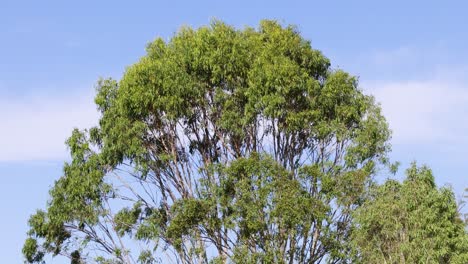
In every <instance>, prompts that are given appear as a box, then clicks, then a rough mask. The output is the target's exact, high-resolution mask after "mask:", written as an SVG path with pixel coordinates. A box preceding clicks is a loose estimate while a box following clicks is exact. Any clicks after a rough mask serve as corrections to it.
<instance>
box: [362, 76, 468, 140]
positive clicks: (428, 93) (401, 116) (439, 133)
mask: <svg viewBox="0 0 468 264" xmlns="http://www.w3.org/2000/svg"><path fill="white" fill-rule="evenodd" d="M363 86H364V87H365V89H366V91H367V92H368V93H370V94H373V95H374V96H375V97H376V99H377V101H378V102H380V103H381V104H382V109H383V114H384V115H385V117H386V118H387V120H388V122H389V124H390V127H391V129H392V130H393V142H394V143H397V144H419V143H448V145H447V146H450V145H453V144H459V143H465V144H467V143H468V142H467V139H466V131H467V130H468V85H466V84H465V83H464V82H463V81H462V78H456V77H454V76H451V77H450V78H448V77H443V76H438V77H434V78H433V79H432V80H426V81H401V82H398V81H396V82H391V81H388V82H373V83H364V84H363Z"/></svg>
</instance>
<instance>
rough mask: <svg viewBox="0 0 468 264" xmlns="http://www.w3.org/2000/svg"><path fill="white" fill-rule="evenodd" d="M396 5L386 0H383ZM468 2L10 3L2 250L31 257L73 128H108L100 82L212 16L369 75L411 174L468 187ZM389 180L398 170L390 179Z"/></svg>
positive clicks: (1, 1)
mask: <svg viewBox="0 0 468 264" xmlns="http://www.w3.org/2000/svg"><path fill="white" fill-rule="evenodd" d="M384 2H385V3H384ZM467 8H468V2H466V1H427V0H426V1H397V0H394V1H370V0H369V1H361V0H355V1H333V0H332V1H294V0H289V1H278V2H276V1H271V0H270V1H254V0H250V1H244V0H242V1H231V2H230V3H225V1H200V0H199V1H175V0H174V1H138V0H137V1H116V0H114V1H104V0H103V1H87V0H82V1H47V0H44V1H29V2H28V1H21V0H15V1H9V0H0V120H1V123H0V180H1V181H0V186H1V187H2V189H1V191H0V212H1V213H0V234H2V238H1V239H0V256H1V258H2V263H22V256H21V247H22V244H23V241H24V239H25V238H26V232H27V230H28V228H27V219H28V217H29V215H31V214H32V213H34V212H35V210H36V209H37V208H44V206H45V204H46V201H47V199H48V190H49V188H50V187H51V186H52V185H53V182H54V180H56V179H58V178H59V177H60V175H61V167H62V165H63V163H64V161H66V160H67V159H68V158H69V157H68V153H67V150H66V148H65V145H64V141H65V140H66V138H67V137H68V136H69V135H70V133H71V130H72V129H73V128H74V127H78V128H87V127H90V126H93V125H95V124H97V120H98V114H97V111H96V107H95V106H94V104H93V96H94V92H95V90H94V89H95V88H94V85H95V83H96V81H97V80H98V78H100V77H106V78H107V77H113V78H115V79H119V78H120V77H121V76H122V73H123V72H124V70H125V68H126V67H127V66H129V65H131V64H132V63H134V62H136V61H137V60H138V59H139V58H140V57H141V56H143V55H144V53H145V46H146V44H147V43H148V42H150V41H151V40H153V39H155V38H156V37H162V38H163V39H166V40H167V39H170V37H171V36H172V35H173V34H174V33H175V32H176V31H177V29H178V28H180V27H181V26H192V27H198V26H201V25H206V24H208V23H209V22H210V21H211V20H212V19H213V18H217V19H221V20H223V21H225V22H226V23H228V24H231V25H234V26H236V27H239V28H242V27H244V26H254V27H255V26H257V25H258V22H259V21H260V20H261V19H277V20H279V21H280V22H281V23H283V24H294V25H296V26H297V27H298V29H299V30H300V32H301V34H302V35H303V36H304V37H305V38H306V39H309V40H311V42H312V46H313V47H314V48H316V49H319V50H321V51H322V52H323V53H324V54H325V55H326V56H327V57H328V58H330V60H331V62H332V66H333V67H334V68H339V69H343V70H345V71H348V72H350V73H351V74H353V75H356V76H358V77H359V80H360V86H361V88H362V89H363V90H364V91H365V93H367V94H371V95H374V96H375V97H376V99H377V101H378V102H379V103H381V106H382V109H383V113H384V115H385V116H386V117H387V120H388V122H389V124H390V128H391V129H392V130H393V138H392V145H393V152H392V154H391V158H392V160H394V161H400V162H401V164H402V165H401V168H400V172H399V173H398V174H397V176H396V177H401V175H402V173H403V171H404V169H405V168H406V167H408V164H410V163H411V162H412V161H417V162H418V164H427V165H428V166H430V167H431V168H432V169H433V171H434V175H435V177H436V181H437V183H438V184H439V186H444V185H449V186H452V187H453V190H454V192H455V194H456V195H457V197H461V195H462V194H463V190H464V188H465V187H468V175H467V173H468V136H466V131H467V130H468V82H467V80H468V75H467V74H466V72H467V71H468V48H467V47H468V34H467V31H466V25H467V24H468V16H466V10H467ZM382 177H388V175H384V176H382ZM48 263H65V262H63V260H60V259H53V260H49V261H48Z"/></svg>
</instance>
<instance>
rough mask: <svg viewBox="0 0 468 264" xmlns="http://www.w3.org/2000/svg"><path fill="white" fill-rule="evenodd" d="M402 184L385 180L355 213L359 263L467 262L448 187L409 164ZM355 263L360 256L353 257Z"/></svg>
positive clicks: (466, 243)
mask: <svg viewBox="0 0 468 264" xmlns="http://www.w3.org/2000/svg"><path fill="white" fill-rule="evenodd" d="M406 174H407V178H406V179H405V180H404V181H403V183H399V182H398V181H395V180H388V181H387V182H385V184H383V185H382V186H379V187H378V188H377V189H376V191H375V192H374V194H373V195H372V196H371V198H370V199H369V200H368V201H367V202H365V203H364V204H363V205H362V206H361V207H359V208H358V209H357V210H356V212H355V218H354V222H355V224H356V230H354V232H353V233H352V234H353V235H352V236H351V238H352V241H353V243H354V246H355V249H356V252H357V259H358V260H360V261H361V262H362V263H468V234H467V233H466V232H465V229H464V224H463V221H462V219H461V217H460V214H459V212H458V210H457V204H456V202H455V196H454V194H453V192H452V191H451V190H450V189H449V188H440V189H438V188H437V187H436V184H435V182H434V176H433V175H432V172H431V170H430V169H429V168H427V167H421V168H418V167H417V166H416V164H413V165H412V166H411V167H410V168H409V169H408V170H407V171H406ZM355 262H358V261H355Z"/></svg>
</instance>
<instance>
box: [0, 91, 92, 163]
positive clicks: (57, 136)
mask: <svg viewBox="0 0 468 264" xmlns="http://www.w3.org/2000/svg"><path fill="white" fill-rule="evenodd" d="M0 120H1V126H0V162H9V161H40V160H44V161H46V160H63V159H66V158H67V150H66V147H65V144H64V142H65V140H66V139H67V138H68V137H69V136H70V133H71V131H72V129H73V128H74V127H78V128H88V127H90V126H93V125H96V124H97V120H98V113H97V111H96V107H95V106H94V104H93V95H92V93H88V94H86V95H62V96H51V97H46V96H36V97H29V98H26V99H24V98H23V99H19V98H8V97H5V96H3V97H0Z"/></svg>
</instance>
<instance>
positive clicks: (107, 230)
mask: <svg viewBox="0 0 468 264" xmlns="http://www.w3.org/2000/svg"><path fill="white" fill-rule="evenodd" d="M95 102H96V104H97V107H98V109H99V110H100V112H101V118H100V121H99V126H97V127H93V128H90V129H89V130H81V131H80V130H75V131H73V133H72V135H71V137H70V138H69V139H68V141H67V145H68V147H69V149H70V153H71V157H72V160H71V162H69V163H66V164H65V165H64V168H63V176H62V177H61V178H60V179H59V180H58V181H56V183H55V185H54V186H53V188H52V189H51V190H50V200H49V202H48V204H47V208H46V210H43V211H42V210H39V211H38V212H37V213H36V214H34V215H33V216H32V217H31V218H30V220H29V225H30V227H31V230H30V232H29V236H30V238H28V240H27V241H26V243H25V246H24V248H23V253H24V255H25V257H26V260H27V261H28V262H40V261H41V260H42V259H43V256H44V255H46V254H52V255H58V254H60V255H64V256H68V257H70V258H71V259H72V260H73V261H74V263H80V262H86V261H90V260H93V259H94V260H95V261H97V262H100V263H135V262H139V263H154V262H157V261H158V260H161V259H164V262H168V263H169V262H171V261H173V262H175V263H208V262H209V263H224V262H234V263H273V262H274V263H294V262H296V263H318V262H320V261H322V260H328V261H329V262H330V263H336V262H338V261H340V260H343V259H345V258H346V257H347V256H348V254H349V250H350V248H349V246H347V243H345V242H346V241H347V240H348V238H349V236H350V230H351V212H352V211H353V210H354V209H355V208H356V207H357V206H359V205H360V204H361V203H362V201H363V197H364V194H365V191H366V189H367V186H369V184H370V183H371V178H372V175H374V174H375V172H376V170H377V169H378V168H379V166H381V165H382V164H386V163H387V153H388V151H389V149H390V146H389V144H388V139H389V137H390V132H389V130H388V126H387V123H386V121H385V119H384V117H383V116H382V115H381V113H380V108H379V106H378V105H377V104H376V103H375V102H374V100H373V98H372V97H371V96H367V95H364V94H363V93H362V91H361V90H360V89H359V88H358V82H357V79H356V78H355V77H353V76H350V75H349V74H348V73H346V72H344V71H342V70H334V69H332V68H331V67H330V62H329V60H328V59H327V58H326V57H324V56H323V55H322V53H321V52H319V51H317V50H314V49H313V48H312V47H311V44H310V42H309V41H307V40H305V39H304V38H302V37H301V35H300V34H299V32H298V31H297V29H296V28H294V27H292V26H287V27H283V26H281V25H280V24H278V23H277V22H275V21H262V22H261V23H260V26H259V28H258V29H253V28H245V29H243V30H238V29H235V28H233V27H231V26H228V25H226V24H224V23H222V22H219V21H214V22H213V23H211V25H210V26H208V27H201V28H199V29H196V30H195V29H191V28H182V29H181V30H180V31H179V32H178V33H177V34H175V35H174V36H173V38H172V39H171V40H170V41H168V42H165V41H163V40H162V39H160V38H159V39H156V40H155V41H154V42H152V43H150V44H149V45H148V46H147V54H146V56H144V57H143V58H141V59H140V61H139V62H137V63H136V64H134V65H132V66H130V67H129V68H128V69H127V70H126V72H125V74H124V76H123V78H122V79H121V80H120V81H116V80H113V79H106V80H100V81H99V82H98V84H97V95H96V98H95Z"/></svg>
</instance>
